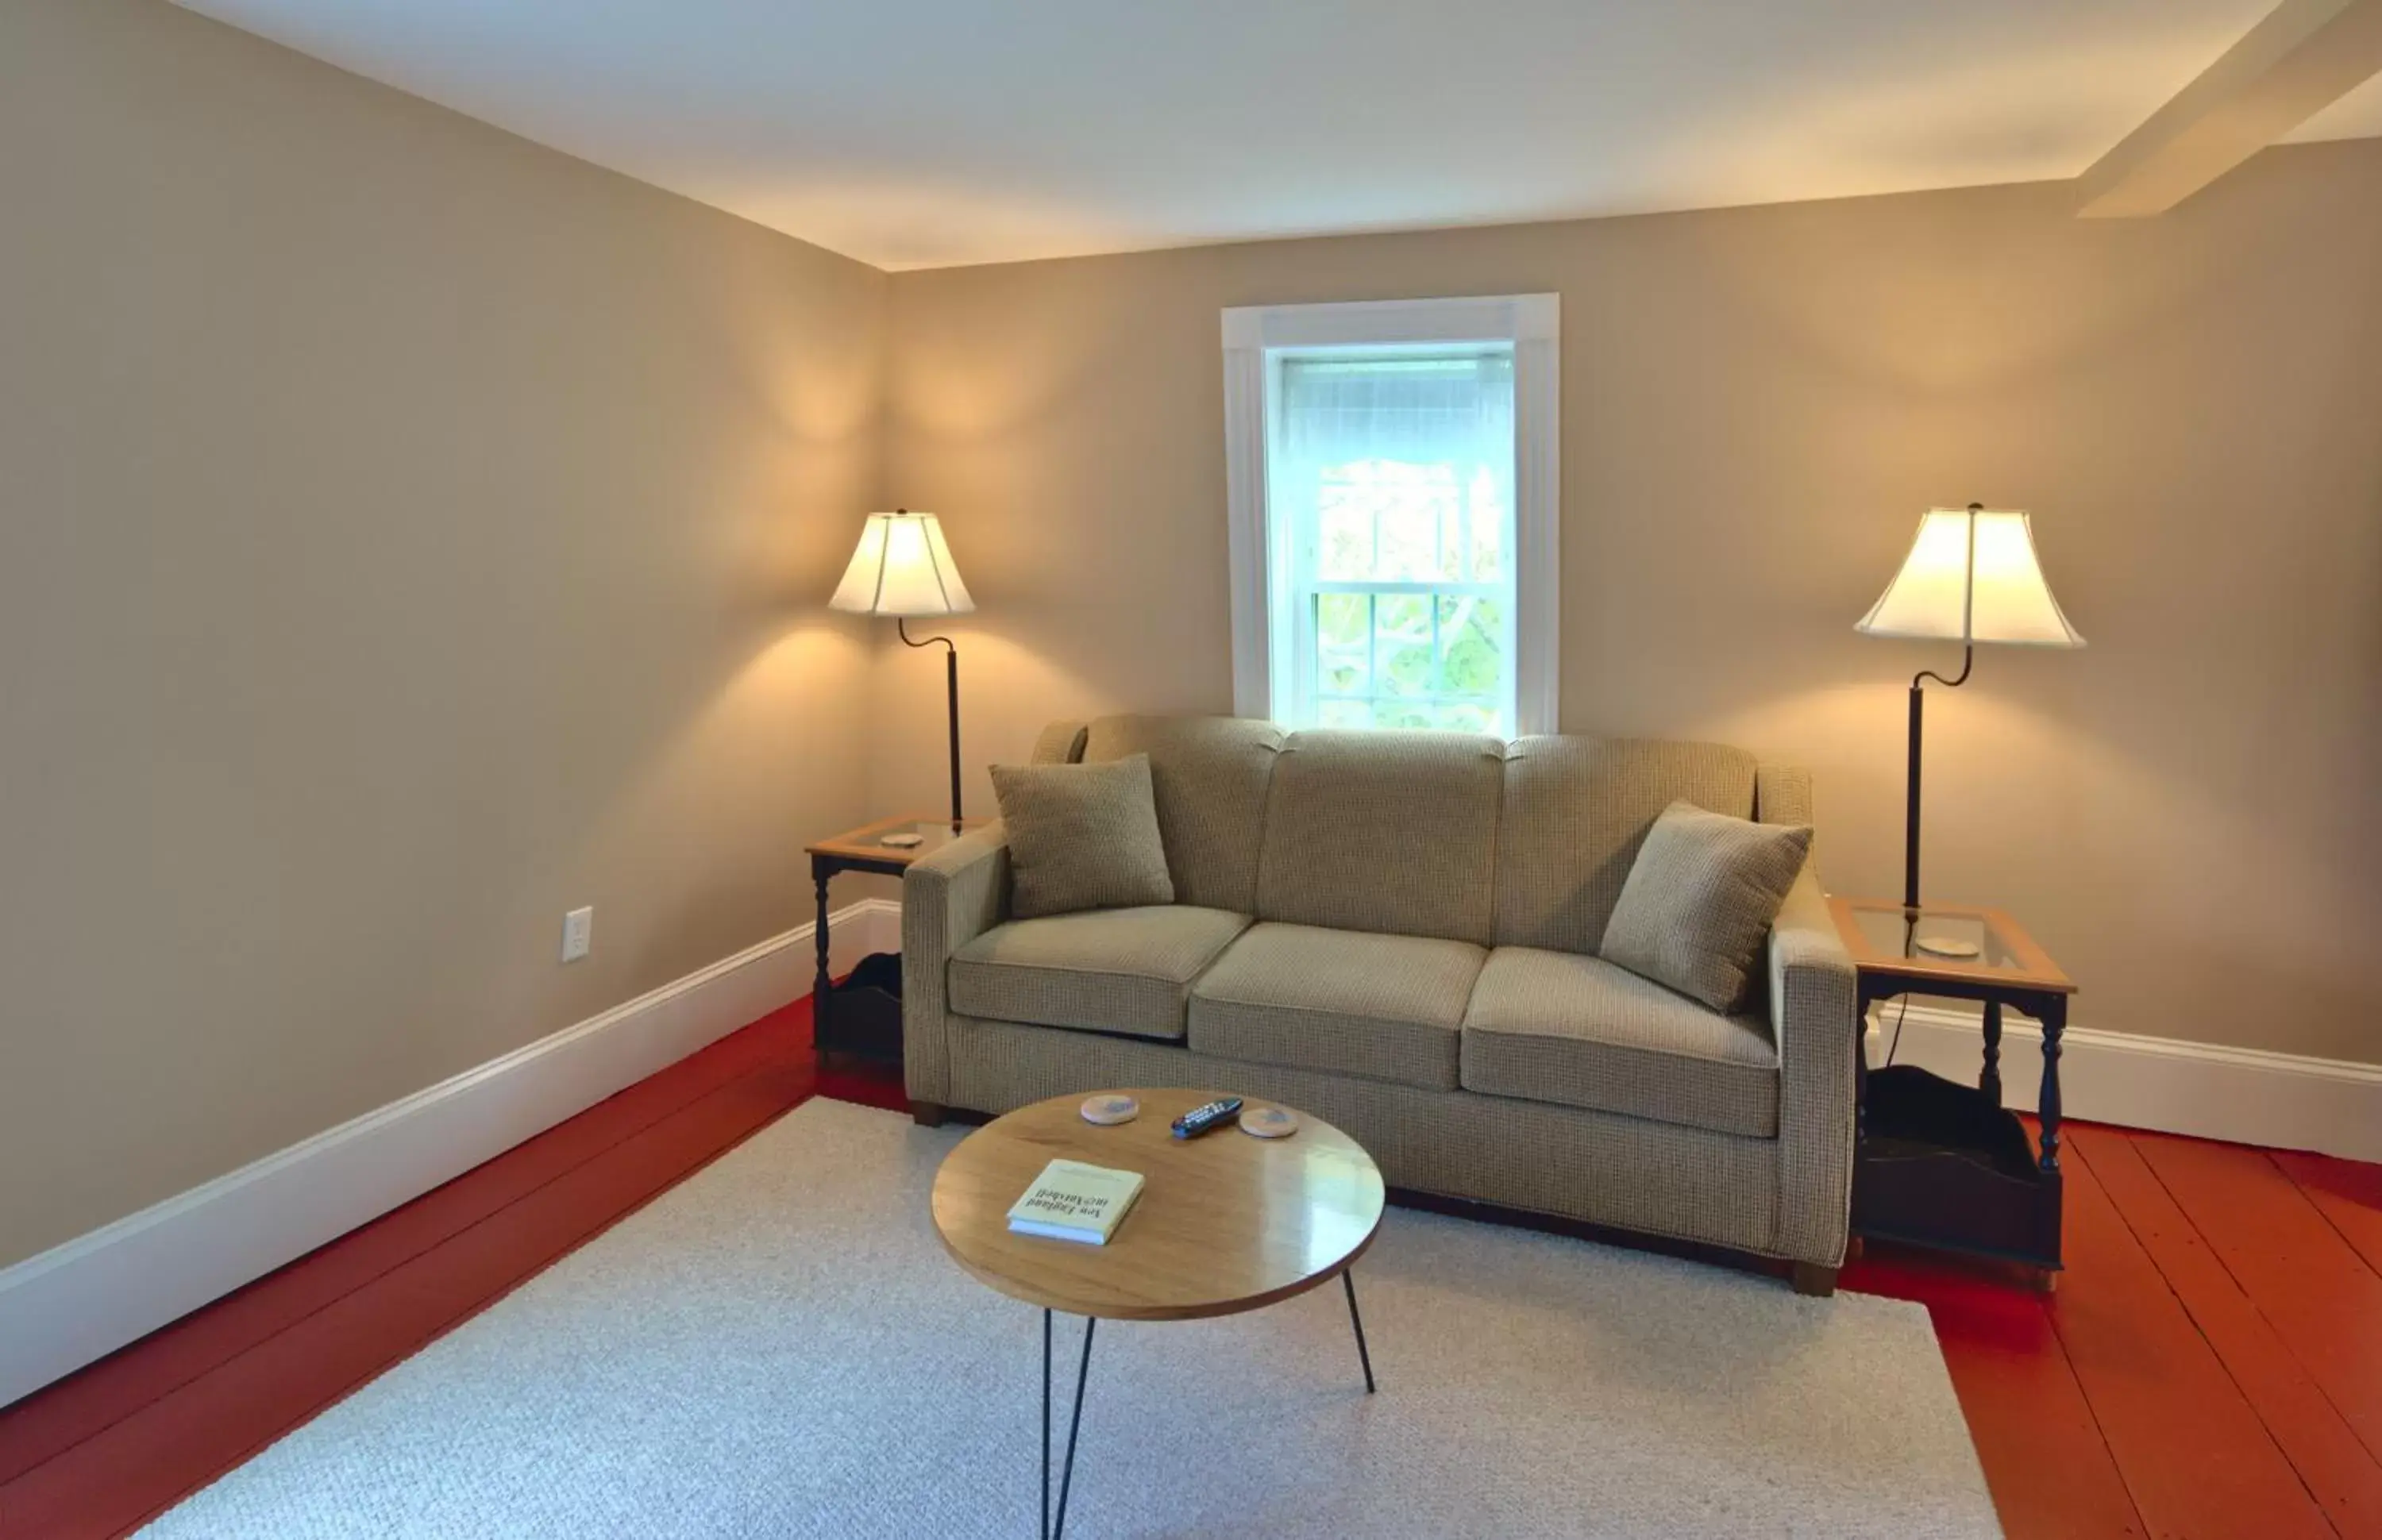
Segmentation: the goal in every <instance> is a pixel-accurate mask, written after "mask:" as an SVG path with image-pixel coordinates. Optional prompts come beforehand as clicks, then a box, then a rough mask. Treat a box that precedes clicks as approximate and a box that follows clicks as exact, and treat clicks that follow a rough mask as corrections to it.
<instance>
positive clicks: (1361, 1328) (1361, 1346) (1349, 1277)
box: [1340, 1267, 1373, 1396]
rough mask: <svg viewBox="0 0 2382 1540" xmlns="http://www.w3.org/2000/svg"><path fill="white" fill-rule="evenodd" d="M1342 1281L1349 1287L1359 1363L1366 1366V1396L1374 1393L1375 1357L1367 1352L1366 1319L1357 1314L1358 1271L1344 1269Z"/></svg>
mask: <svg viewBox="0 0 2382 1540" xmlns="http://www.w3.org/2000/svg"><path fill="white" fill-rule="evenodd" d="M1340 1281H1341V1282H1342V1283H1344V1284H1346V1285H1347V1286H1348V1324H1349V1325H1350V1326H1355V1327H1356V1328H1357V1363H1361V1364H1363V1365H1364V1366H1365V1394H1367V1395H1368V1396H1369V1395H1371V1394H1372V1393H1373V1355H1372V1354H1371V1353H1369V1352H1367V1351H1365V1318H1364V1317H1363V1316H1362V1315H1359V1314H1357V1269H1356V1268H1354V1267H1344V1268H1342V1269H1341V1270H1340Z"/></svg>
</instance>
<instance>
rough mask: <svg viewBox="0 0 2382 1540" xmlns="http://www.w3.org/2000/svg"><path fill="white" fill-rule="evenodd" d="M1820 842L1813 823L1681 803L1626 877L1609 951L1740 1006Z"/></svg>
mask: <svg viewBox="0 0 2382 1540" xmlns="http://www.w3.org/2000/svg"><path fill="white" fill-rule="evenodd" d="M1810 852H1811V828H1810V826H1809V825H1780V824H1751V823H1748V822H1747V821H1746V820H1744V819H1742V818H1730V817H1726V816H1725V815H1723V814H1721V813H1706V812H1705V811H1704V810H1703V809H1701V808H1700V807H1697V806H1695V805H1694V804H1693V803H1691V802H1673V803H1672V804H1671V805H1670V806H1669V807H1667V808H1665V809H1664V810H1663V816H1661V817H1660V818H1657V819H1655V820H1654V826H1653V828H1652V829H1651V830H1649V831H1648V832H1647V835H1646V843H1645V844H1644V845H1643V846H1641V847H1640V848H1639V851H1638V859H1637V861H1636V862H1633V863H1632V864H1631V866H1630V868H1629V876H1628V879H1627V881H1625V882H1624V883H1623V884H1622V885H1621V899H1620V901H1619V902H1618V903H1617V904H1615V906H1614V910H1613V918H1612V920H1611V921H1610V922H1609V923H1607V924H1606V925H1605V927H1604V946H1603V948H1602V956H1603V958H1604V959H1605V960H1606V961H1607V962H1611V963H1615V964H1618V965H1619V966H1621V967H1623V968H1627V969H1628V970H1629V971H1630V972H1633V973H1635V974H1637V975H1638V976H1639V977H1640V978H1647V979H1651V980H1653V981H1654V982H1655V983H1656V984H1667V985H1669V986H1670V987H1671V988H1673V989H1676V990H1677V991H1678V992H1679V993H1680V994H1682V995H1685V996H1688V998H1689V999H1691V1000H1700V1001H1701V1002H1703V1003H1704V1004H1705V1005H1708V1006H1710V1007H1712V1008H1713V1009H1714V1010H1729V1011H1733V1010H1737V1009H1739V1008H1742V1007H1743V1006H1744V1004H1745V1001H1746V997H1747V996H1749V995H1750V993H1751V990H1750V987H1749V986H1750V984H1751V982H1752V980H1753V978H1754V976H1755V975H1754V970H1755V969H1756V968H1758V967H1759V966H1760V965H1761V961H1762V940H1763V938H1764V937H1766V936H1767V935H1769V934H1770V926H1771V924H1772V923H1773V922H1774V921H1775V920H1776V919H1777V918H1778V906H1779V905H1780V904H1782V903H1784V902H1786V900H1787V889H1788V888H1790V887H1792V886H1795V878H1796V877H1797V876H1798V875H1799V874H1800V873H1801V872H1802V870H1803V858H1804V857H1805V856H1806V855H1808V854H1809V853H1810Z"/></svg>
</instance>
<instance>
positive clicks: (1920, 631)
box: [1853, 505, 2084, 647]
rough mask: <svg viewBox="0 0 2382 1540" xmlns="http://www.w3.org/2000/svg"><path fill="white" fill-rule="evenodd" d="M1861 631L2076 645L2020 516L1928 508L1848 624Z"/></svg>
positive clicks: (1932, 638) (2031, 535)
mask: <svg viewBox="0 0 2382 1540" xmlns="http://www.w3.org/2000/svg"><path fill="white" fill-rule="evenodd" d="M1853 629H1855V630H1858V631H1860V632H1861V633H1863V634H1864V635H1867V636H1892V637H1914V638H1921V639H1924V640H1929V641H1943V642H1960V643H1962V644H1964V645H1965V644H1967V643H1969V642H2012V643H2016V644H2017V645H2020V646H2024V647H2081V646H2083V645H2084V638H2083V637H2082V636H2081V635H2080V634H2079V633H2078V632H2077V629H2076V628H2075V627H2073V626H2071V625H2069V623H2068V617H2067V616H2065V615H2063V614H2061V613H2060V609H2059V601H2058V600H2057V599H2055V598H2053V597H2052V596H2051V585H2050V584H2049V583H2047V582H2045V581H2044V579H2043V564H2042V563H2041V562H2039V561H2037V560H2036V559H2035V555H2034V532H2033V530H2032V527H2031V526H2030V525H2029V524H2028V522H2027V517H2026V515H2025V514H2023V513H1995V512H1989V511H1987V510H1986V509H1984V508H1983V507H1976V506H1973V505H1972V506H1971V507H1966V508H1931V509H1929V510H1928V512H1927V515H1926V517H1925V518H1923V519H1920V521H1919V537H1918V538H1917V539H1916V540H1913V541H1912V542H1911V543H1910V554H1909V556H1905V557H1903V558H1902V570H1901V571H1899V572H1897V573H1896V574H1895V575H1894V581H1892V582H1890V583H1888V584H1887V585H1886V588H1885V593H1884V594H1883V595H1881V596H1880V597H1879V599H1878V601H1877V603H1876V604H1875V605H1872V606H1871V608H1870V612H1869V613H1868V614H1867V615H1865V616H1863V617H1861V619H1860V624H1859V625H1857V626H1855V627H1854V628H1853Z"/></svg>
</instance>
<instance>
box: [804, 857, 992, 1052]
mask: <svg viewBox="0 0 2382 1540" xmlns="http://www.w3.org/2000/svg"><path fill="white" fill-rule="evenodd" d="M990 822H991V820H990V819H988V818H966V819H963V820H961V821H960V823H959V824H958V825H953V824H952V821H951V820H950V819H948V818H938V817H934V816H932V815H923V814H916V813H912V814H909V815H906V816H904V817H901V818H880V819H878V821H877V822H876V823H874V824H863V825H861V826H860V827H858V828H856V829H847V830H845V831H844V832H843V833H841V834H839V835H836V836H835V837H832V838H829V839H822V840H820V841H818V842H817V844H814V845H806V846H804V853H805V854H807V855H808V856H809V857H810V858H811V881H812V883H813V884H815V885H816V886H817V888H818V931H817V943H818V972H817V975H816V976H815V977H814V978H813V979H812V981H811V1039H812V1042H813V1044H814V1045H816V1046H817V1050H818V1052H819V1053H820V1054H821V1055H826V1054H850V1055H852V1056H853V1057H855V1058H866V1059H874V1060H876V1061H878V1062H879V1063H884V1064H899V1063H901V1062H902V958H901V954H899V953H898V952H872V953H870V954H869V955H868V956H867V957H865V958H863V959H860V962H859V965H858V966H856V967H855V968H853V971H852V974H851V976H850V977H849V978H847V979H846V980H845V981H844V982H843V983H841V984H837V983H836V982H835V980H834V978H833V977H832V976H831V975H830V974H829V972H828V912H827V888H828V883H829V880H831V879H832V878H833V877H834V876H835V874H837V873H839V872H872V873H875V874H878V875H879V876H888V877H898V876H900V875H901V874H902V873H904V872H906V871H908V870H909V869H910V863H911V862H914V861H916V860H917V859H918V858H919V857H920V856H926V855H932V854H933V853H934V852H935V851H937V850H939V849H942V848H943V847H944V846H946V845H948V844H950V843H951V842H952V840H954V839H956V838H958V837H960V836H961V835H963V834H964V833H966V832H967V831H968V830H969V829H974V828H981V827H983V826H984V825H986V824H988V823H990ZM888 835H894V836H901V835H915V836H917V837H918V843H916V844H915V845H888V844H886V843H885V838H886V837H887V836H888Z"/></svg>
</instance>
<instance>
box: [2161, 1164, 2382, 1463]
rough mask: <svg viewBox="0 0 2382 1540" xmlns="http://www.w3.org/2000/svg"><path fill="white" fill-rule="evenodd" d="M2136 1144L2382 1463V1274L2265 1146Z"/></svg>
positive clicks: (2360, 1437)
mask: <svg viewBox="0 0 2382 1540" xmlns="http://www.w3.org/2000/svg"><path fill="white" fill-rule="evenodd" d="M2133 1143H2134V1147H2135V1148H2136V1149H2138V1150H2140V1151H2141V1152H2142V1154H2143V1158H2144V1159H2145V1160H2146V1161H2148V1162H2149V1164H2150V1167H2151V1169H2152V1170H2153V1171H2155V1172H2156V1173H2157V1174H2158V1178H2159V1180H2160V1182H2161V1183H2162V1184H2163V1185H2164V1186H2165V1187H2166V1188H2167V1191H2168V1192H2170V1193H2172V1194H2174V1197H2175V1201H2176V1204H2177V1205H2178V1206H2179V1207H2180V1208H2181V1209H2182V1210H2183V1212H2184V1215H2185V1216H2186V1217H2188V1218H2189V1219H2191V1221H2192V1226H2193V1228H2196V1229H2198V1230H2199V1231H2200V1233H2201V1234H2202V1235H2203V1236H2204V1237H2206V1238H2207V1241H2208V1244H2209V1247H2210V1249H2211V1250H2212V1251H2214V1252H2215V1253H2216V1256H2217V1259H2218V1260H2219V1261H2221V1262H2223V1263H2224V1264H2225V1268H2226V1270H2227V1271H2228V1272H2229V1273H2231V1274H2232V1275H2233V1277H2234V1279H2235V1281H2236V1282H2238V1283H2239V1284H2241V1291H2242V1292H2243V1293H2244V1294H2247V1295H2248V1296H2249V1297H2250V1300H2251V1302H2253V1304H2255V1305H2256V1306H2257V1307H2258V1311H2259V1313H2260V1314H2263V1315H2265V1318H2266V1319H2267V1320H2268V1321H2271V1322H2272V1323H2274V1327H2275V1331H2276V1333H2277V1335H2278V1336H2279V1337H2281V1338H2282V1339H2283V1341H2284V1342H2286V1343H2287V1344H2289V1345H2290V1350H2291V1352H2292V1354H2293V1356H2295V1357H2296V1358H2298V1360H2299V1361H2300V1365H2301V1367H2302V1368H2303V1369H2305V1370H2306V1371H2307V1372H2308V1374H2309V1375H2310V1376H2312V1377H2313V1378H2314V1380H2315V1382H2316V1383H2317V1384H2318V1385H2320V1386H2322V1387H2324V1393H2325V1395H2326V1396H2327V1398H2329V1399H2330V1400H2331V1401H2332V1404H2333V1405H2334V1406H2335V1407H2337V1408H2338V1409H2339V1412H2340V1414H2341V1416H2342V1417H2343V1418H2344V1419H2346V1420H2347V1422H2348V1424H2349V1425H2350V1426H2351V1428H2353V1429H2355V1430H2356V1432H2357V1436H2358V1439H2359V1441H2360V1442H2362V1443H2363V1444H2364V1446H2365V1449H2366V1452H2367V1453H2368V1454H2371V1455H2374V1456H2376V1458H2377V1459H2382V1276H2378V1275H2376V1272H2375V1271H2374V1269H2373V1268H2372V1267H2371V1266H2369V1265H2366V1262H2365V1259H2364V1257H2362V1256H2360V1255H2358V1253H2356V1251H2355V1250H2354V1249H2353V1248H2351V1245H2350V1244H2349V1242H2348V1241H2346V1240H2344V1239H2343V1238H2342V1236H2341V1233H2340V1231H2339V1229H2337V1228H2334V1227H2333V1225H2332V1222H2331V1221H2330V1220H2328V1219H2327V1218H2326V1217H2325V1216H2323V1215H2322V1214H2321V1213H2319V1212H2318V1211H2317V1209H2316V1207H2315V1205H2314V1204H2313V1203H2311V1202H2309V1201H2308V1198H2307V1196H2306V1194H2304V1193H2303V1192H2301V1191H2300V1189H2299V1187H2298V1185H2297V1184H2296V1183H2294V1182H2293V1181H2292V1180H2291V1179H2290V1178H2289V1177H2286V1176H2285V1175H2283V1173H2282V1170H2281V1169H2280V1167H2277V1166H2276V1165H2275V1163H2274V1162H2273V1161H2271V1160H2269V1159H2267V1158H2266V1155H2265V1152H2263V1151H2260V1150H2253V1149H2247V1148H2244V1147H2243V1146H2241V1145H2239V1144H2218V1143H2211V1142H2209V1141H2206V1140H2200V1139H2184V1138H2179V1137H2178V1136H2176V1135H2173V1134H2138V1135H2136V1136H2134V1141H2133Z"/></svg>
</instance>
